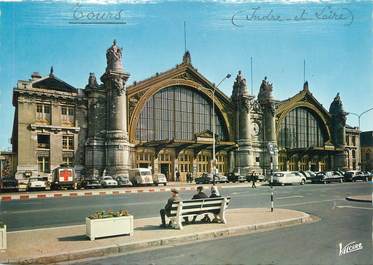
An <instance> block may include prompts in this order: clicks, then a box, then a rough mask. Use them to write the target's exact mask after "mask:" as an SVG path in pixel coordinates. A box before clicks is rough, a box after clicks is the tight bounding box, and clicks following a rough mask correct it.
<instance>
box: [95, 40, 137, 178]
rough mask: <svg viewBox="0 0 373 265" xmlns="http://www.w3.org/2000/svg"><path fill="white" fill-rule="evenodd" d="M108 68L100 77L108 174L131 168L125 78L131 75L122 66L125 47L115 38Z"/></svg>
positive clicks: (108, 57)
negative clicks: (103, 93)
mask: <svg viewBox="0 0 373 265" xmlns="http://www.w3.org/2000/svg"><path fill="white" fill-rule="evenodd" d="M106 59H107V67H106V71H105V73H104V74H103V75H102V76H101V81H102V82H103V83H104V89H105V92H106V116H107V119H106V141H105V146H106V161H105V165H106V168H105V169H106V173H107V174H109V175H110V176H117V175H119V174H122V173H125V172H127V171H128V169H129V168H130V144H129V142H128V130H127V96H126V88H125V85H126V81H127V80H128V77H129V74H128V73H125V72H124V69H123V65H122V49H121V48H119V47H118V46H117V44H116V41H115V40H114V42H113V45H112V46H111V47H110V48H109V49H108V50H107V51H106Z"/></svg>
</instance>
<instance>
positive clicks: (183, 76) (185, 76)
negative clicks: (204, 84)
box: [174, 72, 200, 83]
mask: <svg viewBox="0 0 373 265" xmlns="http://www.w3.org/2000/svg"><path fill="white" fill-rule="evenodd" d="M174 79H184V80H191V81H194V82H197V83H199V82H200V80H197V79H196V78H195V77H194V76H193V75H192V74H191V73H189V72H184V73H182V74H180V75H177V76H176V77H174Z"/></svg>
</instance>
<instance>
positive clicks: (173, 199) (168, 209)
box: [159, 189, 180, 228]
mask: <svg viewBox="0 0 373 265" xmlns="http://www.w3.org/2000/svg"><path fill="white" fill-rule="evenodd" d="M171 193H172V196H171V198H169V199H168V200H167V203H166V205H165V207H164V209H161V210H160V211H159V212H160V214H161V220H162V224H161V227H162V228H165V227H166V215H167V216H170V215H171V207H172V203H173V202H176V201H179V200H180V198H179V196H178V194H179V192H178V191H177V190H176V189H171Z"/></svg>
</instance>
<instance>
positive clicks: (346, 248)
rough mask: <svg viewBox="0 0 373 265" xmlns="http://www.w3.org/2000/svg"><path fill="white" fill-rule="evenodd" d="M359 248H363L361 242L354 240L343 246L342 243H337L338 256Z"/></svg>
mask: <svg viewBox="0 0 373 265" xmlns="http://www.w3.org/2000/svg"><path fill="white" fill-rule="evenodd" d="M361 249H363V244H362V243H356V241H352V242H350V243H348V244H347V245H345V246H343V245H342V243H339V256H342V255H345V254H349V253H352V252H355V251H358V250H361Z"/></svg>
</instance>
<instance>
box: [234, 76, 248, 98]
mask: <svg viewBox="0 0 373 265" xmlns="http://www.w3.org/2000/svg"><path fill="white" fill-rule="evenodd" d="M248 95H249V92H248V90H247V85H246V79H245V78H243V76H242V72H241V70H240V71H238V74H237V76H236V81H235V82H234V84H233V91H232V97H231V98H232V99H233V100H237V99H238V98H239V97H241V96H248Z"/></svg>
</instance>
